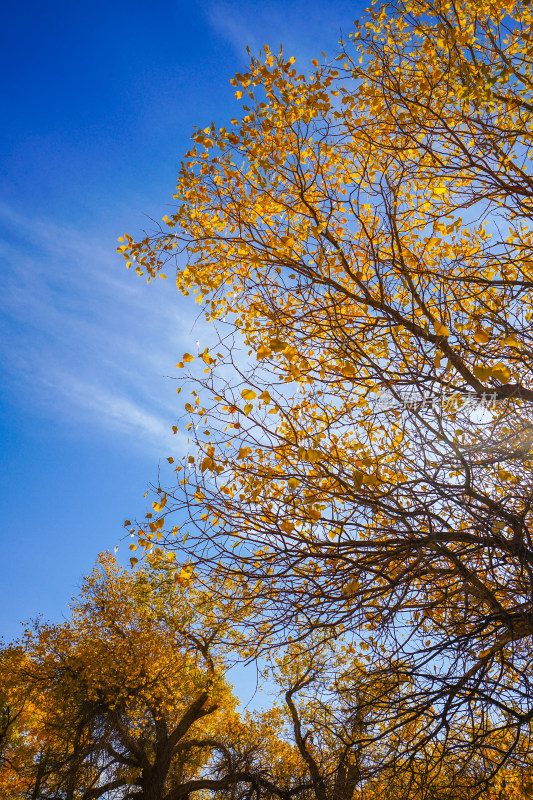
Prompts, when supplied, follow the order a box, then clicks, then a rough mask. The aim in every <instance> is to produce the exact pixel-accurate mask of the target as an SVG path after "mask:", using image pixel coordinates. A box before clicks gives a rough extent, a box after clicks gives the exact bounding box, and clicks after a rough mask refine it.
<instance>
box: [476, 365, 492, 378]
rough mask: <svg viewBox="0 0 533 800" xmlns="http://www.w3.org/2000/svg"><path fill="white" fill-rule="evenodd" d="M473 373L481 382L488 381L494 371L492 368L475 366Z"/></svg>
mask: <svg viewBox="0 0 533 800" xmlns="http://www.w3.org/2000/svg"><path fill="white" fill-rule="evenodd" d="M472 372H473V373H474V375H475V376H476V378H477V379H478V380H479V381H486V380H488V379H489V378H490V377H491V375H492V370H491V368H490V367H482V366H475V367H472Z"/></svg>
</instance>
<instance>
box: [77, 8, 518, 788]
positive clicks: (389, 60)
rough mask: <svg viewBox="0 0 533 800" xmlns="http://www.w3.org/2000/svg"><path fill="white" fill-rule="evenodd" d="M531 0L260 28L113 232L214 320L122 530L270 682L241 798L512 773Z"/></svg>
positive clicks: (436, 783) (144, 265)
mask: <svg viewBox="0 0 533 800" xmlns="http://www.w3.org/2000/svg"><path fill="white" fill-rule="evenodd" d="M531 23H532V12H531V10H530V6H529V2H527V0H520V1H519V2H516V1H515V0H506V1H505V2H503V0H500V2H498V3H495V2H489V0H474V2H466V1H465V0H460V1H459V2H453V3H452V2H450V1H449V0H435V2H427V1H426V0H420V2H417V0H405V2H391V3H385V2H383V3H380V2H375V3H374V4H373V6H372V8H371V10H370V11H369V12H367V14H366V15H365V17H364V18H363V19H362V20H361V22H357V23H356V24H355V29H354V31H353V33H352V34H350V36H349V37H347V38H346V40H345V41H342V42H341V51H340V54H339V55H338V56H337V57H335V59H334V60H333V61H331V62H328V61H325V62H324V63H322V64H319V63H318V62H313V69H312V70H311V72H305V71H304V72H300V71H299V70H298V69H297V68H296V65H295V63H294V59H293V58H287V57H286V56H285V55H284V54H283V52H280V53H279V54H274V53H273V52H271V51H270V50H269V49H268V48H267V47H265V48H264V50H263V52H262V53H260V54H258V56H257V57H253V58H251V61H250V66H249V69H248V71H247V72H246V73H245V74H242V75H241V74H238V75H237V76H236V78H235V79H234V81H233V83H234V85H235V87H236V89H237V91H236V97H237V99H238V100H239V101H241V100H242V101H243V106H242V108H243V112H242V114H239V115H236V117H235V118H234V119H232V120H231V124H228V126H226V127H216V126H214V125H211V126H209V127H207V128H204V129H198V130H196V131H195V133H194V137H193V139H194V145H193V147H192V149H191V150H190V151H189V152H188V153H187V154H186V155H185V158H184V160H183V162H182V164H181V169H180V172H179V176H178V183H177V188H176V191H175V194H174V198H175V200H176V208H175V211H174V213H172V214H169V215H168V216H166V217H164V219H163V225H162V226H161V228H160V229H159V230H156V231H154V232H151V233H149V234H147V235H146V236H145V237H144V238H143V239H140V240H138V241H137V240H135V239H134V238H132V237H131V236H129V235H128V236H126V237H125V241H124V239H122V241H123V244H121V246H120V248H119V250H120V252H122V253H123V255H124V257H125V259H126V261H127V265H128V266H132V265H133V266H134V267H135V269H136V271H137V273H138V274H139V275H144V276H146V277H147V279H148V281H151V280H153V279H156V278H157V277H161V276H163V277H166V275H165V274H164V273H168V272H169V270H171V269H172V270H174V269H175V271H176V281H177V287H178V289H179V290H180V291H181V292H182V293H183V294H184V295H194V296H195V300H196V302H197V303H199V304H200V305H201V307H202V308H203V310H204V313H205V319H206V320H207V322H208V323H209V325H210V330H211V338H210V341H209V342H208V343H207V345H208V346H205V344H204V343H203V344H202V346H201V347H198V348H197V351H196V350H194V348H190V349H191V350H193V352H192V353H190V352H188V353H185V354H184V355H183V357H182V358H181V360H180V361H179V362H178V364H177V367H178V368H179V369H185V371H186V373H187V374H186V378H185V379H183V380H185V382H186V385H187V386H188V387H189V388H192V395H191V398H190V400H189V401H188V402H187V403H186V404H185V418H184V419H182V421H181V422H180V423H179V425H176V426H174V431H175V432H177V431H178V429H180V426H181V430H184V431H187V432H188V434H187V435H188V436H189V439H190V452H189V453H187V455H186V456H185V457H184V459H183V460H180V459H179V458H178V456H177V454H174V455H173V456H170V457H169V461H170V462H171V464H172V469H174V470H175V478H172V477H171V478H169V479H168V481H166V483H165V481H164V480H163V478H161V483H158V484H157V485H156V486H154V499H153V510H152V511H150V512H149V514H148V515H147V518H146V519H145V520H143V521H140V522H139V523H137V524H134V525H131V523H128V524H127V528H128V532H129V531H130V530H131V532H132V533H133V534H134V536H135V537H136V538H135V543H132V547H133V548H136V549H137V552H136V554H135V556H133V557H132V562H133V563H136V562H137V559H138V558H141V556H142V554H145V555H146V557H148V558H151V557H153V554H154V552H155V550H154V548H155V547H157V550H158V552H159V554H160V555H158V556H157V557H158V558H159V559H162V558H166V559H167V568H168V569H167V571H168V574H169V575H174V578H175V583H174V586H176V587H178V589H174V591H178V592H179V591H184V590H185V589H187V591H190V592H197V593H198V594H199V596H200V595H201V594H202V592H207V591H208V592H209V593H210V595H211V598H212V599H211V600H210V601H209V602H211V603H212V604H213V607H214V608H215V607H216V608H220V609H225V611H224V615H225V617H224V619H225V620H227V622H225V623H224V624H225V627H224V632H223V635H221V638H220V642H221V646H222V645H223V646H224V647H225V648H227V649H226V651H225V652H226V653H229V652H230V650H231V649H232V648H237V649H238V651H239V653H240V654H241V656H242V657H244V658H259V659H260V662H259V663H260V664H265V665H269V666H265V669H272V670H273V671H274V672H273V674H274V675H275V676H276V680H278V681H280V686H282V687H283V688H282V690H281V689H280V691H281V697H282V701H281V705H280V709H282V710H278V711H276V710H275V709H274V710H272V711H271V712H270V713H271V714H274V715H276V714H279V715H281V716H280V717H279V719H281V718H282V719H283V723H282V722H280V721H278V722H276V723H273V722H272V723H271V727H272V728H273V727H279V731H280V732H281V733H280V737H281V738H280V741H283V742H284V743H285V744H283V746H282V745H281V744H280V745H275V746H274V749H276V748H278V747H279V748H281V749H280V750H279V752H283V753H284V755H283V759H285V758H286V759H287V761H284V760H283V759H282V760H281V762H280V764H281V766H280V765H279V764H278V767H276V769H278V772H277V773H275V770H274V773H275V774H273V773H272V770H271V765H272V763H273V761H272V758H271V756H268V757H265V758H263V756H262V755H261V753H262V752H263V751H262V750H261V747H260V746H259V743H258V744H257V748H258V749H257V748H256V749H255V750H254V753H253V755H252V754H251V753H250V752H248V754H247V755H246V758H247V759H248V761H247V762H246V763H247V766H246V768H244V767H243V768H242V773H241V776H240V778H239V781H240V783H239V782H234V783H233V784H232V785H233V786H234V787H235V786H237V785H239V786H241V787H244V786H247V787H248V789H246V790H245V789H244V788H243V789H242V791H249V790H250V791H255V792H256V793H258V794H259V795H260V794H261V793H269V792H270V793H273V794H276V793H277V795H278V796H283V797H287V798H288V797H292V796H295V795H296V794H298V793H303V794H305V793H308V794H309V793H310V796H313V797H315V798H316V800H326V799H327V800H329V798H332V799H333V798H335V800H337V799H338V800H341V798H342V800H344V799H345V800H351V798H357V797H361V798H362V799H363V798H372V797H374V796H377V795H379V796H385V797H401V798H406V799H407V798H428V800H429V798H439V800H440V798H450V800H452V798H454V799H455V798H457V799H458V798H470V797H475V796H479V795H480V794H482V795H483V796H485V797H487V798H488V797H490V798H492V797H494V798H496V797H501V798H504V797H507V796H509V797H520V795H525V796H527V794H528V793H530V792H531V783H530V782H529V777H528V776H529V770H530V764H531V721H532V719H533V686H532V684H531V667H532V657H533V650H532V646H531V642H532V639H531V637H532V634H533V607H532V601H531V598H532V596H533V543H532V540H531V527H532V522H533V518H532V511H531V507H532V500H533V483H532V471H531V464H532V451H531V448H532V445H533V417H532V412H531V407H532V406H531V403H532V401H533V383H532V353H533V334H532V325H531V321H532V319H533V293H532V288H533V266H532V265H533V229H532V226H531V218H532V214H533V173H532V171H531V157H532V155H533V150H532V136H533V59H532V54H533V49H532V48H533V39H532V25H531ZM186 365H187V366H186ZM178 374H179V375H183V373H178ZM171 474H172V473H171ZM150 553H151V554H152V556H150V555H149V554H150ZM164 553H167V554H168V555H167V556H163V554H164ZM139 554H141V556H140V555H139ZM173 558H174V560H172V559H173ZM134 574H135V573H134ZM139 574H143V573H139ZM121 580H123V581H135V580H136V579H135V578H133V577H132V578H130V577H128V578H126V577H125V576H124V577H123V578H121ZM121 591H122V590H121ZM236 598H239V601H238V603H237V601H236ZM232 604H233V605H232ZM162 605H163V606H164V603H162ZM202 608H203V607H202ZM244 610H245V613H244ZM237 612H238V613H237ZM203 613H204V612H203V611H202V614H203ZM210 613H211V612H210ZM213 613H214V612H213ZM152 619H154V623H153V624H155V620H156V619H157V615H156V616H155V617H154V615H153V612H152V610H150V611H149V613H148V612H147V616H146V620H147V624H148V621H149V620H152ZM198 619H199V620H200V621H201V624H202V625H204V624H205V625H207V630H210V628H209V624H208V621H209V620H210V617H209V615H208V618H207V619H206V621H205V622H204V621H203V619H204V618H203V617H202V616H201V614H200V617H199V618H198ZM230 620H232V621H230ZM200 621H199V622H198V624H199V625H200ZM149 624H152V623H151V622H150V623H149ZM106 635H107V634H106ZM110 635H111V641H114V639H113V634H112V632H111V633H110ZM195 635H196V634H195ZM217 635H218V634H217ZM232 637H233V639H232ZM148 640H150V641H152V634H149V635H148ZM148 640H147V642H146V646H147V645H148ZM191 641H192V640H191ZM117 646H118V644H117ZM143 647H144V645H143ZM187 647H190V648H192V651H193V652H194V653H196V656H195V657H196V658H200V656H199V655H198V653H200V654H201V651H199V650H198V645H197V644H196V643H194V642H193V643H192V644H190V645H187ZM195 648H196V649H195ZM186 652H187V653H189V650H187V649H186ZM161 657H162V658H164V656H163V655H162V656H161ZM184 658H185V655H184ZM187 658H189V656H187ZM200 660H201V659H200ZM187 663H189V662H188V661H187ZM202 664H203V665H202V668H201V671H200V674H201V675H202V676H203V678H202V680H208V681H209V680H211V681H214V678H213V677H211V678H209V677H208V675H209V674H211V673H209V669H208V662H207V661H206V659H205V658H204V661H203V662H202ZM187 669H189V667H187ZM212 669H213V670H214V671H213V673H212V674H213V675H214V674H215V673H216V666H215V662H213V668H212ZM195 674H196V673H195ZM191 680H192V679H191ZM195 680H196V679H195ZM198 680H200V678H198ZM209 686H210V687H212V688H210V689H209V692H214V691H215V688H214V687H215V686H217V687H221V686H222V684H218V683H217V682H216V681H215V682H214V683H211V684H209ZM172 691H175V692H177V695H176V696H177V697H179V698H183V697H185V695H184V694H183V687H182V686H181V688H179V689H178V687H176V688H173V689H172ZM206 691H207V689H206ZM217 691H222V689H221V688H220V689H217ZM185 694H186V696H187V697H189V695H187V693H185ZM158 702H160V703H162V704H163V705H162V708H165V713H168V714H170V715H172V714H175V713H177V711H176V710H175V709H174V706H173V705H172V704H173V702H174V701H173V700H172V698H170V699H168V700H166V701H163V699H162V698H161V700H158ZM166 702H168V703H170V708H169V709H168V712H167V709H166V706H165V705H164V704H165V703H166ZM183 702H184V700H182V699H180V700H179V703H183ZM210 702H215V701H214V700H213V701H210ZM217 702H218V701H217ZM220 702H222V700H221V701H220ZM228 702H229V701H228ZM276 708H277V707H276ZM180 709H182V706H180ZM180 713H183V711H181V712H180ZM213 713H214V712H213ZM228 713H229V712H228ZM213 719H215V716H213ZM213 724H215V723H214V722H213ZM239 724H245V723H243V722H242V721H241V722H240V723H239ZM246 724H247V725H249V726H251V727H249V728H248V730H249V733H248V734H246V735H244V737H245V738H246V736H248V735H249V736H250V737H251V740H253V737H254V735H255V734H253V733H252V731H253V730H259V728H257V726H259V727H260V726H261V725H266V722H265V720H264V719H263V721H262V722H259V721H258V720H257V719H255V720H254V722H253V724H252V722H251V721H250V720H248V722H247V723H246ZM254 725H255V726H256V727H255V728H254ZM283 731H285V732H284V733H283ZM259 739H263V737H262V736H260V737H259ZM232 747H236V748H237V750H235V752H238V746H237V744H235V742H233V744H232ZM283 748H288V749H287V750H286V752H285V750H283ZM239 752H240V751H239ZM265 752H266V751H265ZM241 756H242V757H243V758H244V756H243V755H242V752H241ZM210 757H212V756H210ZM246 758H245V759H244V760H245V761H246ZM265 759H266V760H265ZM237 762H238V759H237V761H236V762H235V763H237ZM206 763H207V762H206ZM217 763H218V762H217ZM224 763H225V764H226V765H227V764H228V763H229V761H228V759H227V758H226V762H224ZM238 763H240V762H238ZM283 764H285V766H283ZM287 764H290V765H291V766H290V767H287V766H286V765H287ZM135 768H136V769H141V767H138V766H136V767H135ZM191 769H192V770H193V768H192V767H191ZM198 769H200V770H201V767H200V766H198ZM217 769H219V770H221V772H220V774H221V775H222V773H223V772H224V769H226V768H225V767H224V766H223V765H222V762H220V763H219V766H218V767H217ZM269 770H270V771H269ZM193 771H194V770H193ZM217 774H219V773H217ZM225 774H226V776H228V775H230V774H233V775H234V776H235V775H236V772H235V770H234V771H233V773H231V770H229V771H227V770H226V772H225ZM252 774H253V775H255V778H253V780H252V777H251V776H252ZM191 775H192V772H191ZM258 776H261V779H259V777H258ZM220 779H221V780H222V778H220ZM169 780H170V779H169ZM191 780H193V778H192V777H191ZM232 780H233V779H232ZM253 781H255V783H254V782H253ZM261 781H263V782H262V783H261ZM287 781H289V782H288V783H287ZM291 781H292V782H291ZM229 786H230V784H229V783H228V784H227V786H226V787H225V788H224V791H226V789H227V790H228V791H230V789H229ZM252 786H253V789H250V787H252ZM213 790H214V791H218V790H215V789H213ZM221 790H222V789H221ZM234 790H235V791H237V789H234ZM231 791H233V789H232V790H231ZM239 791H241V790H240V789H239ZM280 792H282V794H280ZM283 792H284V793H285V794H283ZM87 796H89V795H87ZM147 796H148V795H147ZM173 796H174V795H169V798H170V797H173ZM177 796H178V795H176V797H177Z"/></svg>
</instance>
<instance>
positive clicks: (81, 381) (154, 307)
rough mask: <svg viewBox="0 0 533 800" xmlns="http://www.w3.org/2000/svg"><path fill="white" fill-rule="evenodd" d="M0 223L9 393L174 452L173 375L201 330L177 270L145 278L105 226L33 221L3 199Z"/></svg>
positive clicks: (0, 345)
mask: <svg viewBox="0 0 533 800" xmlns="http://www.w3.org/2000/svg"><path fill="white" fill-rule="evenodd" d="M0 228H1V230H2V233H3V236H2V239H3V241H2V243H1V244H0V258H1V260H2V262H3V264H4V278H3V292H2V310H3V320H2V322H1V323H0V332H1V334H2V336H1V339H0V364H1V365H2V369H3V372H4V376H5V380H4V384H5V391H6V393H7V394H8V396H9V397H10V399H11V400H12V401H13V402H16V403H19V404H24V403H31V405H32V407H33V408H34V409H36V411H38V413H39V414H42V415H45V416H53V417H56V418H60V419H61V421H62V423H65V422H69V421H70V422H71V423H72V424H76V422H78V421H81V420H82V421H83V423H84V425H85V426H87V425H88V426H89V428H90V429H91V430H92V431H100V432H101V433H105V434H109V433H112V434H113V435H117V436H120V437H122V439H123V440H124V441H123V444H125V443H126V442H129V443H130V446H132V447H139V446H141V447H143V448H148V449H149V450H150V452H158V453H159V454H160V455H162V454H164V455H166V450H167V449H168V447H169V445H170V443H171V442H170V439H171V438H172V437H171V434H170V428H171V425H172V423H173V421H174V417H175V416H176V414H179V410H180V407H181V404H179V403H178V402H177V400H176V395H175V384H174V382H173V381H172V380H169V379H168V378H165V376H168V375H169V374H172V372H173V371H174V370H173V365H174V364H175V363H176V360H177V359H178V356H180V355H181V353H182V352H183V351H184V350H190V348H191V341H193V342H194V341H195V340H196V339H197V338H198V336H199V333H198V330H199V329H200V327H199V326H198V325H197V327H196V328H195V330H194V331H191V327H192V326H193V324H194V319H195V317H194V316H193V314H196V313H197V308H198V307H196V311H195V310H194V309H190V306H188V304H186V303H185V301H184V300H183V299H182V298H180V296H179V295H178V293H177V291H176V289H175V286H173V285H172V284H173V281H171V280H168V281H166V282H164V281H158V282H156V284H155V285H151V286H150V287H147V286H146V284H145V283H143V282H142V281H141V280H139V279H137V278H136V276H134V275H132V274H131V273H129V272H127V271H126V270H125V269H124V268H123V267H122V266H121V262H120V260H119V259H118V257H117V256H115V254H114V243H113V242H112V241H108V240H107V238H106V237H105V236H99V235H98V234H97V233H96V234H95V233H94V232H93V233H90V234H89V233H87V232H84V231H77V230H73V229H70V228H67V227H65V226H63V227H61V226H57V225H55V226H53V225H50V224H49V223H48V222H46V221H44V220H37V221H35V220H32V221H31V225H30V224H29V223H28V221H27V220H25V219H24V218H23V217H21V216H20V215H17V214H15V213H13V212H12V211H10V210H9V209H6V208H5V207H0ZM178 444H179V443H178V441H177V440H176V437H174V438H172V445H173V447H174V450H175V448H176V446H177V445H178ZM181 444H182V443H181ZM163 447H164V451H163V452H162V450H161V448H163Z"/></svg>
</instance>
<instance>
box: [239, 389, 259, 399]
mask: <svg viewBox="0 0 533 800" xmlns="http://www.w3.org/2000/svg"><path fill="white" fill-rule="evenodd" d="M241 397H242V398H243V400H255V398H256V397H257V392H254V390H253V389H243V390H242V392H241Z"/></svg>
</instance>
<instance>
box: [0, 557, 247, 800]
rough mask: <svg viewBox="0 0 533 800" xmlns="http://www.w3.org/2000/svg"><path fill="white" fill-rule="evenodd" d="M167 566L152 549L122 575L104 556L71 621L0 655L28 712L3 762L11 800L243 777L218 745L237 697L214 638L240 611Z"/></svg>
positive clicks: (73, 799)
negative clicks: (141, 565) (142, 564)
mask: <svg viewBox="0 0 533 800" xmlns="http://www.w3.org/2000/svg"><path fill="white" fill-rule="evenodd" d="M169 566H171V562H169V560H168V559H166V558H164V557H163V556H162V555H157V554H154V555H153V556H152V558H151V559H150V560H149V563H148V564H147V565H146V568H145V569H143V570H138V571H136V572H135V573H128V572H127V571H126V570H125V569H124V568H121V567H119V566H118V564H117V563H116V561H115V560H114V558H113V557H112V556H110V555H102V556H101V557H100V559H99V562H98V564H97V566H96V567H95V569H94V570H93V572H92V574H91V575H90V576H89V577H88V578H86V579H85V581H84V584H83V587H82V590H81V593H80V596H79V597H78V598H77V599H76V600H75V601H74V603H73V606H72V619H71V620H70V621H69V622H65V623H63V624H61V625H45V624H38V625H37V626H36V628H35V629H33V630H31V629H30V630H28V632H27V634H26V636H25V638H24V640H23V643H22V645H21V646H19V647H18V648H16V649H15V650H13V651H11V658H9V659H7V658H4V659H3V661H2V665H1V668H2V679H3V682H4V685H6V682H7V683H8V685H9V686H10V687H11V689H10V692H11V693H12V694H15V695H17V694H18V697H25V698H26V704H27V703H28V698H29V699H30V700H33V709H34V713H33V714H28V713H26V715H25V718H24V721H23V724H22V725H21V726H20V732H19V738H22V739H23V740H24V741H25V742H26V752H25V757H21V753H20V752H17V754H16V755H17V757H16V758H7V757H6V758H5V759H4V763H3V765H2V770H3V773H2V776H1V777H2V780H3V781H4V783H3V784H2V785H4V786H8V787H11V790H10V792H9V796H10V797H13V798H14V797H21V798H22V797H31V798H33V800H41V799H42V800H45V799H46V800H49V799H50V798H54V799H55V800H59V799H60V798H61V800H96V798H100V797H101V798H111V797H112V798H143V800H176V799H177V798H181V797H187V796H188V795H189V794H191V793H192V792H198V791H201V790H202V789H213V790H216V789H224V788H225V787H226V786H229V785H237V784H238V783H239V781H241V780H242V779H243V776H242V775H241V773H240V772H239V770H240V764H237V763H235V760H234V759H233V757H232V755H231V753H230V752H229V749H228V747H227V746H225V744H224V742H225V740H227V739H228V728H229V729H231V726H232V724H234V719H235V711H234V706H235V700H234V698H233V696H232V694H231V691H230V688H229V686H228V685H227V683H226V682H225V680H224V673H225V671H226V669H227V664H228V660H227V659H228V652H227V649H226V646H225V645H224V644H223V642H222V640H223V638H224V635H225V631H226V630H227V628H228V627H229V625H230V624H232V621H238V620H239V618H240V617H241V616H242V614H243V613H244V606H242V607H241V608H240V610H238V609H235V603H233V604H232V603H231V602H228V603H226V604H222V603H220V602H218V601H215V600H214V599H213V598H212V597H211V596H210V595H209V594H208V593H207V592H205V591H203V590H202V591H198V590H196V589H195V588H194V587H193V586H189V585H187V582H184V583H181V584H180V583H179V582H178V581H177V580H176V579H175V578H176V575H175V572H174V571H172V570H171V569H170V570H169ZM226 638H228V639H230V638H231V635H230V636H228V637H226ZM15 656H17V657H16V658H15ZM19 713H20V712H19ZM4 716H5V715H4ZM30 744H32V745H33V746H32V747H30V746H29V745H30ZM20 749H21V746H20V745H19V751H20ZM13 787H15V788H13Z"/></svg>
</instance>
